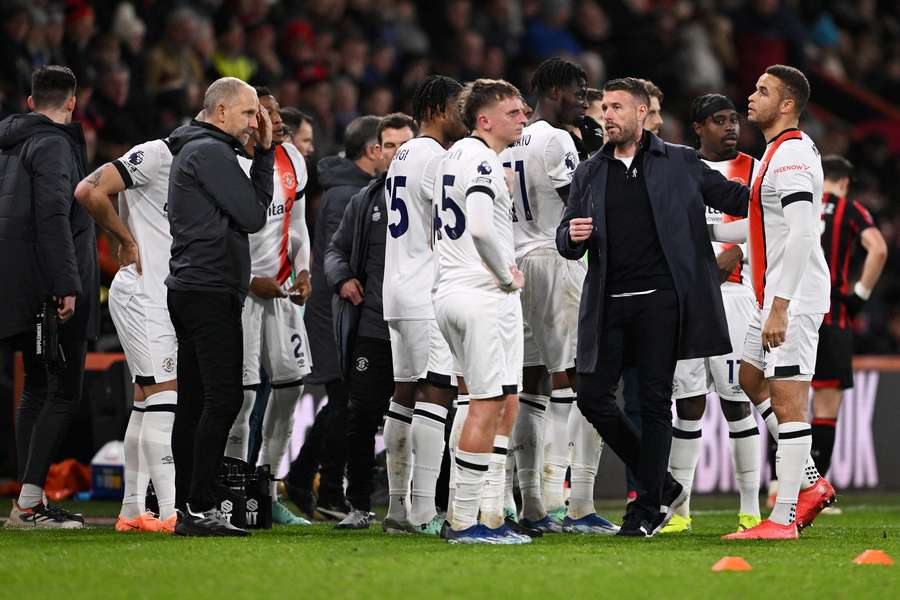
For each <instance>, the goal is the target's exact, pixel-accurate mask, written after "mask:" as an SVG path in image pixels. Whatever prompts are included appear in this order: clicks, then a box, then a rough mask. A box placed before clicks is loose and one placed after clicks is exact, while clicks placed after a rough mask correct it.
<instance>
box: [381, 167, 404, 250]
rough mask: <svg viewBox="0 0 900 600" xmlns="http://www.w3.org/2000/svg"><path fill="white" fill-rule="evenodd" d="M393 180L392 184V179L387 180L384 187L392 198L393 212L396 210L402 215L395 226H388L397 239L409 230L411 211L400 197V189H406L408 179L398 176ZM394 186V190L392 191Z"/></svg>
mask: <svg viewBox="0 0 900 600" xmlns="http://www.w3.org/2000/svg"><path fill="white" fill-rule="evenodd" d="M393 180H394V181H393V182H391V178H388V179H386V180H385V182H384V186H385V188H386V189H387V193H388V194H389V195H390V197H391V210H396V211H397V212H399V213H400V221H398V222H397V223H396V224H394V225H389V226H388V231H390V232H391V237H392V238H394V239H397V238H398V237H400V236H401V235H403V234H404V233H406V230H407V229H409V211H408V210H407V209H406V202H404V201H403V199H402V198H401V197H400V189H401V188H405V187H406V177H405V176H403V175H397V176H396V177H394V178H393ZM392 185H393V189H391V187H392Z"/></svg>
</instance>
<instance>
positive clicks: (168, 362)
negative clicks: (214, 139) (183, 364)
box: [162, 356, 175, 373]
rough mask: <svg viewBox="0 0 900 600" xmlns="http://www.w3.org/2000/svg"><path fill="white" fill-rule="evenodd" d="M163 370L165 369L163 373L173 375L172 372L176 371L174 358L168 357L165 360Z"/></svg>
mask: <svg viewBox="0 0 900 600" xmlns="http://www.w3.org/2000/svg"><path fill="white" fill-rule="evenodd" d="M162 368H163V371H165V372H166V373H171V372H172V371H174V370H175V361H174V360H172V357H170V356H167V357H166V358H164V359H163V361H162Z"/></svg>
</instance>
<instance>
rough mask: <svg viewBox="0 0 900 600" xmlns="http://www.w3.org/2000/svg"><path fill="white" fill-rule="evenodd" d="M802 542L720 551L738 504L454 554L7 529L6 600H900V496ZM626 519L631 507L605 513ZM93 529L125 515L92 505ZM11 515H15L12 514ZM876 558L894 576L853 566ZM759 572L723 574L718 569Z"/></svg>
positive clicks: (850, 514) (868, 504)
mask: <svg viewBox="0 0 900 600" xmlns="http://www.w3.org/2000/svg"><path fill="white" fill-rule="evenodd" d="M839 506H841V507H842V508H843V511H844V513H843V514H842V515H822V516H820V517H819V519H818V520H817V522H816V525H815V526H814V527H812V528H810V529H808V530H807V531H806V533H804V534H803V535H802V538H801V539H800V540H799V541H796V542H756V543H750V542H744V543H734V542H726V541H724V540H721V539H719V535H720V534H722V533H726V532H729V531H731V530H732V528H733V526H734V525H735V524H736V516H735V514H734V512H733V509H734V508H735V507H736V499H735V498H730V497H724V498H714V499H707V498H697V499H696V500H695V501H694V511H695V514H694V531H693V532H692V533H690V534H685V535H678V536H658V537H656V538H653V539H649V540H636V539H621V538H612V537H587V536H575V535H555V536H547V537H545V538H543V539H541V540H536V541H535V542H534V543H532V544H530V545H528V546H513V547H509V546H506V547H498V546H478V547H474V546H451V545H448V544H447V543H445V542H443V541H442V540H439V539H436V538H423V537H413V536H409V535H403V536H387V535H384V534H382V533H381V528H380V526H373V527H372V529H370V530H368V531H363V532H339V531H336V530H334V529H333V528H332V527H331V525H328V524H316V525H313V526H311V527H300V528H295V527H292V528H288V527H280V526H277V527H275V528H274V529H273V530H271V531H264V532H254V533H253V536H252V537H250V538H247V539H208V538H207V539H196V538H195V539H187V538H171V537H168V536H163V535H152V534H119V533H116V532H114V531H113V530H112V528H111V527H110V526H106V527H101V526H96V527H93V528H91V529H89V530H86V531H76V532H44V531H32V532H23V531H9V530H0V598H3V599H5V598H10V599H13V598H15V599H22V598H52V599H59V600H62V599H66V600H74V599H80V598H90V599H99V598H127V599H129V600H137V599H141V598H191V599H197V600H200V599H206V598H210V599H215V600H225V599H227V598H239V597H240V598H259V599H268V598H290V599H307V598H329V599H335V600H337V599H341V600H343V599H345V598H379V599H388V598H404V599H410V600H419V599H422V598H460V599H469V598H493V599H501V598H516V599H518V598H623V599H624V598H635V599H636V598H716V599H724V598H768V599H774V600H798V599H800V598H816V599H824V598H850V599H853V600H857V599H861V598H879V599H889V598H900V497H898V496H872V495H856V496H848V495H845V496H843V497H842V498H841V501H840V503H839ZM599 507H600V508H601V509H602V511H605V514H607V515H608V516H610V517H613V518H614V519H615V520H618V518H619V517H620V514H621V512H622V505H621V503H618V502H616V503H609V502H603V503H599ZM69 508H70V509H72V508H74V509H77V510H79V511H82V512H84V513H85V514H86V515H87V516H107V517H109V516H113V515H114V514H115V513H116V508H117V507H116V505H114V504H111V503H96V502H94V503H82V504H75V505H69ZM4 512H5V508H4ZM868 548H874V549H881V550H884V551H886V552H887V553H888V554H890V555H891V556H892V557H893V558H894V559H895V560H897V561H898V563H897V564H895V565H892V566H876V565H865V566H860V565H855V564H853V562H852V560H853V558H854V557H856V556H857V555H858V554H859V553H861V552H862V551H863V550H866V549H868ZM726 555H733V556H742V557H744V558H745V559H746V560H747V561H748V562H749V563H750V564H751V565H752V567H753V570H752V571H751V572H749V573H713V572H712V571H711V567H712V565H713V564H714V563H715V562H716V561H717V560H718V559H719V558H721V557H722V556H726Z"/></svg>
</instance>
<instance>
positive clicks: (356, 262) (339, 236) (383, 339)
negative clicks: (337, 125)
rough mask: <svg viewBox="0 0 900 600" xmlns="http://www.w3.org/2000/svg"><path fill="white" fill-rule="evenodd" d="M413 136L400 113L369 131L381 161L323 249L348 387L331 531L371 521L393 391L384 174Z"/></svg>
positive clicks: (361, 526)
mask: <svg viewBox="0 0 900 600" xmlns="http://www.w3.org/2000/svg"><path fill="white" fill-rule="evenodd" d="M414 135H415V122H414V121H413V120H412V118H410V117H408V116H407V115H404V114H401V113H393V114H390V115H387V116H386V117H383V118H382V119H381V120H380V122H379V123H378V127H377V128H376V133H375V136H376V140H377V142H378V147H379V149H380V150H381V151H382V158H381V160H380V161H379V162H378V164H377V166H376V169H377V173H378V175H377V176H376V177H375V179H373V180H372V181H371V182H370V183H369V185H368V186H366V188H365V189H363V190H362V191H360V192H359V193H358V194H356V195H355V196H354V197H353V198H351V200H350V202H349V203H348V205H347V208H346V209H345V210H344V215H343V217H342V218H341V223H340V225H339V226H338V228H337V231H335V233H334V237H332V238H331V244H330V245H329V246H328V250H326V251H325V276H326V277H327V278H328V285H329V287H330V288H331V289H332V290H333V291H334V292H335V293H337V294H338V295H339V297H340V298H339V299H338V300H337V308H336V309H335V310H336V312H335V316H334V318H335V327H334V330H335V332H337V335H338V336H340V339H339V342H338V350H339V352H340V353H341V354H340V355H339V357H338V359H339V364H340V365H341V368H342V373H343V375H344V377H345V381H346V382H347V387H348V388H349V391H350V399H349V402H348V404H347V429H346V436H347V500H349V501H350V505H351V506H352V507H353V509H352V510H351V511H350V512H349V513H348V514H347V516H346V517H345V518H344V519H343V520H342V521H341V522H340V523H338V524H337V526H336V527H337V528H338V529H367V528H368V527H369V526H370V525H371V522H372V521H371V519H372V517H371V513H370V512H369V510H370V509H371V506H372V499H371V495H372V475H373V470H374V467H375V434H376V432H377V431H378V426H379V425H380V424H381V421H382V418H383V416H384V413H385V411H386V410H387V408H388V403H389V400H390V397H391V393H392V392H393V389H394V375H393V363H392V357H391V338H390V333H389V331H388V327H387V324H386V323H385V321H384V310H383V300H382V280H383V277H384V260H385V239H386V236H387V229H388V219H387V214H386V213H387V205H386V204H385V194H384V190H385V189H386V188H385V178H386V171H387V169H388V167H389V166H390V163H391V160H393V158H394V155H395V153H396V151H397V148H399V147H400V146H401V145H402V144H403V143H404V142H406V141H408V140H410V139H412V137H413V136H414Z"/></svg>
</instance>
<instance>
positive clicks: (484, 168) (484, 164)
mask: <svg viewBox="0 0 900 600" xmlns="http://www.w3.org/2000/svg"><path fill="white" fill-rule="evenodd" d="M478 172H479V173H481V174H482V175H490V174H491V165H490V164H489V163H488V161H486V160H483V161H481V164H480V165H478Z"/></svg>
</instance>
